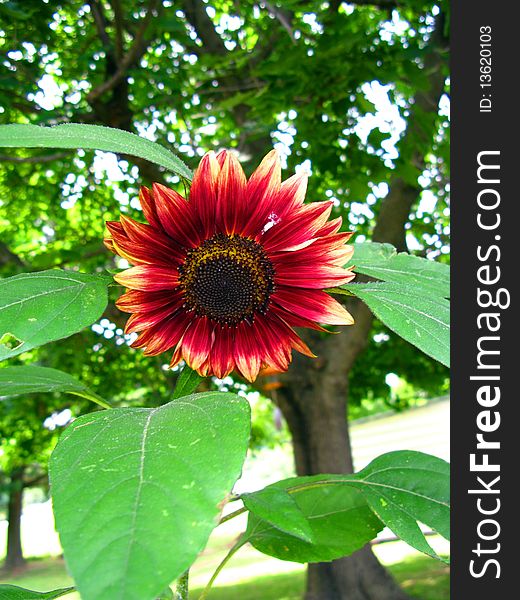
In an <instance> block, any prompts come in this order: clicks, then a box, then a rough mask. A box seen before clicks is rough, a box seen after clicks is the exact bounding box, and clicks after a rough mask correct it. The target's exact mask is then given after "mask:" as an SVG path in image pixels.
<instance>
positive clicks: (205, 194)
mask: <svg viewBox="0 0 520 600" xmlns="http://www.w3.org/2000/svg"><path fill="white" fill-rule="evenodd" d="M219 173H220V165H219V163H218V161H217V157H216V156H215V153H214V152H208V153H207V154H205V155H204V156H203V157H202V160H201V161H200V163H199V166H198V167H197V169H196V171H195V173H194V175H193V181H192V183H191V188H190V203H191V204H192V205H193V210H194V213H195V214H197V215H198V216H199V221H200V225H201V231H200V234H201V236H202V237H203V238H206V237H210V236H211V235H212V234H213V233H214V232H215V216H216V209H217V180H218V175H219Z"/></svg>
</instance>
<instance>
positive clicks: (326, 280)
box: [274, 265, 355, 289]
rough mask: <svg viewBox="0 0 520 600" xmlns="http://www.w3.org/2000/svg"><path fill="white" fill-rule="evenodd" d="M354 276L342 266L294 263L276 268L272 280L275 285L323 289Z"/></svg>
mask: <svg viewBox="0 0 520 600" xmlns="http://www.w3.org/2000/svg"><path fill="white" fill-rule="evenodd" d="M354 277H355V274H354V273H352V272H351V271H349V270H348V269H344V268H343V267H337V266H333V265H320V266H317V265H315V266H312V265H303V266H300V265H298V266H296V265H295V266H293V267H292V268H288V269H278V272H277V274H276V276H275V279H274V280H275V283H276V284H277V285H288V286H291V287H296V288H311V289H324V288H328V287H336V286H338V285H343V284H345V283H348V282H349V281H352V279H354Z"/></svg>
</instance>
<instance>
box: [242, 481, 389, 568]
mask: <svg viewBox="0 0 520 600" xmlns="http://www.w3.org/2000/svg"><path fill="white" fill-rule="evenodd" d="M344 480H345V476H341V475H331V476H329V475H317V476H314V477H293V478H291V479H286V480H284V481H278V482H277V483H274V484H273V485H271V486H268V487H267V488H266V490H267V489H270V488H277V489H283V490H286V491H287V492H288V493H289V494H290V495H291V496H292V498H293V499H294V501H295V502H296V504H297V505H298V508H299V509H300V511H301V513H302V514H303V515H304V517H305V519H306V521H307V524H308V526H309V527H310V529H311V531H312V542H308V541H305V540H303V539H301V536H297V535H291V534H289V533H287V532H285V531H282V530H281V529H279V528H278V527H275V526H273V525H272V524H271V523H270V522H268V521H266V520H265V519H262V518H260V517H259V516H257V514H255V513H250V514H249V519H248V523H247V530H246V532H245V534H244V535H245V538H246V539H247V541H249V542H250V543H251V544H252V545H253V546H254V547H255V548H256V549H257V550H259V551H260V552H263V553H264V554H269V555H270V556H275V557H276V558H280V559H281V560H291V561H295V562H301V563H306V562H322V561H330V560H334V559H337V558H341V557H342V556H347V555H349V554H352V552H355V551H356V550H359V549H360V548H362V547H363V546H364V545H365V544H366V543H367V542H369V541H370V540H371V539H373V538H374V537H375V536H376V535H377V533H378V532H379V531H380V530H381V529H382V528H383V525H382V523H381V522H380V521H379V519H378V518H377V517H376V516H375V514H374V512H373V511H372V510H371V509H370V508H369V506H368V504H367V502H366V500H365V498H364V496H363V494H362V493H361V492H360V491H359V490H357V489H356V488H355V486H352V485H348V484H345V483H344ZM280 517H281V518H282V516H280ZM270 520H271V521H272V519H270Z"/></svg>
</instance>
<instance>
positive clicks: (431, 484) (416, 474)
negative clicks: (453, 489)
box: [354, 450, 450, 560]
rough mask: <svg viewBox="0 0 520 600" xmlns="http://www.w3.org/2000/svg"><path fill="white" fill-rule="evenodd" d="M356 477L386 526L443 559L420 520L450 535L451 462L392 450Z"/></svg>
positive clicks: (442, 533)
mask: <svg viewBox="0 0 520 600" xmlns="http://www.w3.org/2000/svg"><path fill="white" fill-rule="evenodd" d="M354 479H356V480H358V481H359V482H360V484H361V486H360V489H361V491H362V493H363V495H364V496H365V498H366V499H367V502H368V503H369V504H370V506H371V508H372V510H373V511H374V512H375V513H376V514H377V516H378V517H379V518H380V519H381V521H383V523H385V525H387V526H388V527H389V528H390V529H391V530H392V531H393V532H394V533H395V534H396V535H397V536H399V537H400V538H401V539H402V540H404V541H405V542H406V543H408V544H410V546H413V547H414V548H416V549H417V550H419V551H420V552H424V553H426V554H429V555H430V556H433V557H434V558H440V557H439V556H437V554H436V553H435V551H434V550H433V549H432V548H431V547H430V545H429V544H428V542H427V541H426V538H425V536H424V534H423V533H422V531H421V529H420V527H419V525H418V524H417V522H418V521H420V522H421V523H424V524H425V525H428V526H430V527H431V528H432V529H434V530H435V531H437V532H438V533H440V534H441V535H442V536H444V537H445V538H446V539H449V538H450V466H449V464H448V463H447V462H445V461H444V460H441V459H440V458H437V457H435V456H430V455H428V454H423V453H422V452H412V451H410V450H404V451H397V452H389V453H388V454H383V455H382V456H378V457H377V458H376V459H374V460H373V461H372V462H371V463H370V464H369V465H368V466H366V467H365V468H364V469H363V470H362V471H360V472H359V473H357V474H356V475H355V476H354ZM441 560H444V559H441Z"/></svg>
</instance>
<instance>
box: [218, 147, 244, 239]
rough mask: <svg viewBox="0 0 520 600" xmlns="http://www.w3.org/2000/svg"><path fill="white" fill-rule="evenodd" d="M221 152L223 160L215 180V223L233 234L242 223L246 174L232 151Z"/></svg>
mask: <svg viewBox="0 0 520 600" xmlns="http://www.w3.org/2000/svg"><path fill="white" fill-rule="evenodd" d="M221 154H222V155H223V158H224V160H223V161H222V163H221V169H220V173H219V176H218V181H217V223H218V225H219V226H220V227H219V228H222V230H223V231H224V232H225V233H227V234H233V233H236V232H237V231H238V230H239V227H240V226H241V225H242V218H243V215H244V212H245V190H246V176H245V175H244V171H243V170H242V167H241V165H240V163H239V162H238V159H237V158H236V156H235V155H234V154H233V153H231V152H225V153H224V152H223V153H221ZM221 154H219V157H220V156H221Z"/></svg>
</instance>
